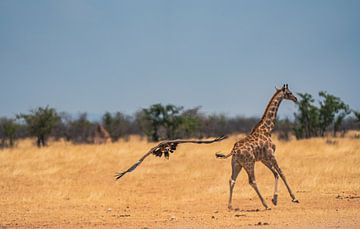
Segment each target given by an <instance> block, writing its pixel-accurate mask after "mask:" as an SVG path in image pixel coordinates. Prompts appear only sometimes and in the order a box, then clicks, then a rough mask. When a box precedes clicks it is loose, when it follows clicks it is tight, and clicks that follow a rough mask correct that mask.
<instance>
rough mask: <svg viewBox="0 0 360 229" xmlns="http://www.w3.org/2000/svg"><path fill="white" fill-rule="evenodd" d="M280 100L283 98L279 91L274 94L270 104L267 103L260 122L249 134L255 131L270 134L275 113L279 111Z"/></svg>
mask: <svg viewBox="0 0 360 229" xmlns="http://www.w3.org/2000/svg"><path fill="white" fill-rule="evenodd" d="M282 100H283V96H282V94H281V93H280V91H277V92H275V94H274V95H273V97H272V98H271V100H270V102H269V103H268V105H267V107H266V109H265V112H264V114H263V116H262V118H261V120H260V121H259V123H258V124H257V125H256V126H255V128H254V129H253V131H252V132H251V133H253V132H255V131H260V132H262V133H267V134H271V131H272V130H273V129H274V127H275V120H276V115H277V111H278V109H279V106H280V103H281V101H282Z"/></svg>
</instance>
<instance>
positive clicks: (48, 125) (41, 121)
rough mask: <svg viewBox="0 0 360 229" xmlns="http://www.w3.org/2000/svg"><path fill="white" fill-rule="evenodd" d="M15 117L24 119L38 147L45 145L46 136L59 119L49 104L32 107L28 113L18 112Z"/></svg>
mask: <svg viewBox="0 0 360 229" xmlns="http://www.w3.org/2000/svg"><path fill="white" fill-rule="evenodd" d="M17 118H19V119H23V120H25V122H26V124H27V128H28V131H29V133H30V134H31V135H32V136H35V137H36V138H37V140H36V143H37V146H38V147H42V146H46V145H47V138H48V136H49V135H50V133H51V131H52V129H53V128H54V126H55V125H57V123H58V122H59V121H60V117H59V115H58V114H57V112H56V110H55V109H54V108H50V107H49V106H46V107H45V108H43V107H38V108H37V109H33V110H31V111H30V113H29V114H19V115H17Z"/></svg>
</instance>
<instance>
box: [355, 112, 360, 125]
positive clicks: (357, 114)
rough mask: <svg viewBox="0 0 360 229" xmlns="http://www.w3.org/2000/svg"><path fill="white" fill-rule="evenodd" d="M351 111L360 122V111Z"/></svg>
mask: <svg viewBox="0 0 360 229" xmlns="http://www.w3.org/2000/svg"><path fill="white" fill-rule="evenodd" d="M353 112H354V115H355V117H356V121H357V122H359V123H360V112H357V111H353Z"/></svg>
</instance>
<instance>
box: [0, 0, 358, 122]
mask: <svg viewBox="0 0 360 229" xmlns="http://www.w3.org/2000/svg"><path fill="white" fill-rule="evenodd" d="M359 12H360V1H340V0H339V1H296V2H295V1H285V0H284V1H167V0H164V1H81V0H77V1H73V0H62V1H55V0H54V1H50V0H47V1H40V0H34V1H25V0H24V1H18V0H2V1H0V116H12V115H14V114H16V113H19V112H27V111H28V110H29V109H31V108H34V107H37V106H45V105H50V106H52V107H55V108H57V109H58V110H59V111H66V112H70V113H73V114H76V113H78V112H82V111H86V112H89V113H92V114H102V113H104V112H105V111H110V112H114V111H122V112H125V113H127V114H132V113H133V112H135V111H136V110H138V109H140V108H142V107H147V106H149V105H151V104H154V103H159V102H160V103H163V104H167V103H173V104H176V105H182V106H184V107H186V108H191V107H195V106H202V110H203V111H204V112H208V113H212V112H216V113H225V114H229V115H245V116H260V115H261V114H262V112H263V110H264V108H265V106H266V104H267V102H268V100H269V98H270V97H271V96H272V94H273V93H274V87H275V85H278V86H281V85H282V84H283V83H288V84H289V87H290V89H292V90H293V91H294V92H309V93H311V94H314V95H315V94H317V93H318V92H319V91H320V90H326V91H328V92H329V93H332V94H334V95H336V96H339V97H341V98H342V99H343V100H344V101H345V102H346V103H348V104H349V105H350V106H351V107H352V108H353V109H357V110H360V100H359V97H360V90H359V85H360V13H359ZM295 109H296V107H295V105H294V104H292V103H291V102H285V103H283V105H282V107H281V108H280V111H279V113H280V115H281V116H282V117H286V116H288V117H291V116H292V113H293V112H294V111H295Z"/></svg>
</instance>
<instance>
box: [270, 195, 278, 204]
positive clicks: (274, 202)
mask: <svg viewBox="0 0 360 229" xmlns="http://www.w3.org/2000/svg"><path fill="white" fill-rule="evenodd" d="M277 199H278V195H274V198H272V199H271V201H272V203H273V204H274V205H275V206H276V205H277Z"/></svg>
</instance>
